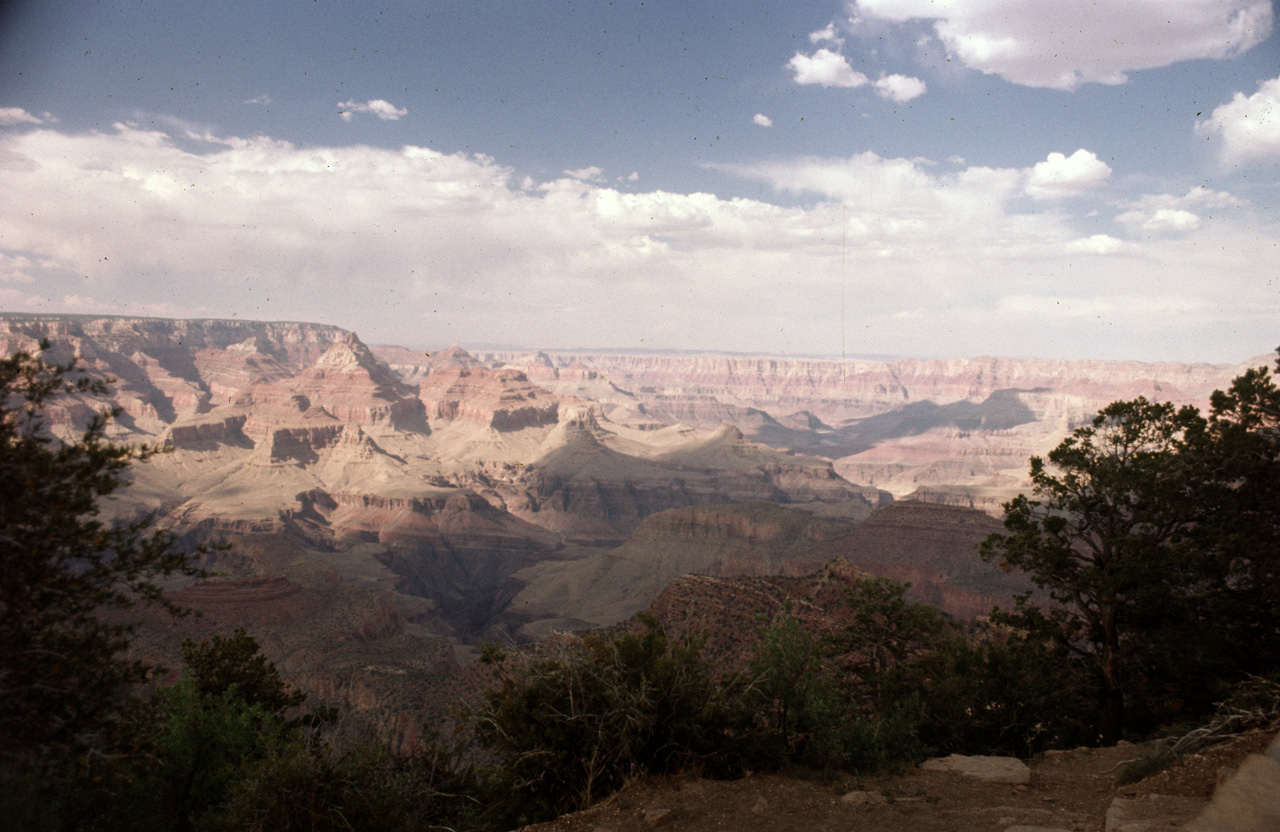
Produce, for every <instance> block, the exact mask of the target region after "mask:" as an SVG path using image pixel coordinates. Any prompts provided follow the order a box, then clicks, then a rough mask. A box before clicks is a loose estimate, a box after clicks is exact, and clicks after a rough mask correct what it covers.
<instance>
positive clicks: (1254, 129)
mask: <svg viewBox="0 0 1280 832" xmlns="http://www.w3.org/2000/svg"><path fill="white" fill-rule="evenodd" d="M1196 132H1198V133H1202V134H1205V135H1208V136H1217V137H1218V138H1219V139H1220V140H1221V142H1222V145H1221V153H1222V161H1223V162H1225V163H1227V164H1237V163H1240V162H1257V161H1267V160H1280V77H1278V78H1272V79H1271V80H1270V81H1263V82H1262V83H1261V84H1259V85H1258V91H1257V92H1255V93H1254V94H1253V95H1250V96H1248V97H1247V98H1246V97H1245V95H1244V93H1239V92H1238V93H1236V94H1235V97H1234V98H1232V99H1231V101H1229V102H1228V103H1226V104H1221V105H1219V106H1218V107H1216V108H1214V111H1213V113H1212V114H1211V115H1210V116H1209V117H1208V118H1207V119H1205V120H1204V121H1197V122H1196Z"/></svg>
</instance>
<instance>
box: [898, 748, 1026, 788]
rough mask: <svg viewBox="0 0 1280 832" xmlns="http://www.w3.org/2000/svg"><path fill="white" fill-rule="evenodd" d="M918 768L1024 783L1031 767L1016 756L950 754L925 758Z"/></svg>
mask: <svg viewBox="0 0 1280 832" xmlns="http://www.w3.org/2000/svg"><path fill="white" fill-rule="evenodd" d="M920 768H922V769H924V770H925V771H952V772H955V773H956V774H963V775H964V776H965V777H973V778H975V779H977V780H982V781H985V782H987V783H1011V784H1014V785H1026V784H1029V783H1030V782H1031V769H1030V768H1028V767H1027V764H1026V763H1024V762H1022V761H1021V760H1019V759H1017V758H1016V757H981V756H965V755H963V754H952V755H950V756H949V757H938V758H935V759H933V760H925V761H924V762H923V763H921V764H920Z"/></svg>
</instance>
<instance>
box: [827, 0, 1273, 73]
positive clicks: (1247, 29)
mask: <svg viewBox="0 0 1280 832" xmlns="http://www.w3.org/2000/svg"><path fill="white" fill-rule="evenodd" d="M852 6H853V9H854V11H855V13H856V15H857V16H859V17H861V18H865V19H879V20H885V21H892V22H905V21H908V20H913V19H920V20H930V21H933V25H934V31H935V32H936V34H937V36H938V39H939V40H941V41H942V43H943V44H944V45H945V47H946V49H947V52H948V54H949V55H951V56H952V57H953V58H955V59H957V60H959V61H960V62H961V63H963V64H964V65H965V66H968V67H970V68H972V69H976V70H979V71H981V72H984V73H987V74H991V75H998V76H1000V77H1002V78H1004V79H1005V80H1008V81H1011V82H1013V83H1015V84H1023V85H1026V86H1031V87H1051V88H1054V89H1061V90H1074V89H1076V88H1077V87H1079V86H1080V85H1081V84H1090V83H1097V84H1122V83H1124V82H1125V81H1126V80H1127V76H1126V73H1128V72H1132V71H1135V70H1141V69H1150V68H1154V67H1161V66H1168V65H1169V64H1172V63H1175V62H1177V61H1186V60H1194V59H1199V58H1213V59H1223V58H1231V57H1234V56H1236V55H1240V54H1242V53H1244V52H1246V51H1248V50H1249V49H1252V48H1253V47H1254V46H1256V45H1258V44H1259V43H1261V42H1263V41H1264V40H1266V39H1267V37H1268V36H1269V35H1270V34H1271V27H1272V10H1271V0H1178V2H1170V0H1125V2H1097V0H1053V2H1046V0H968V2H959V0H947V2H935V0H852Z"/></svg>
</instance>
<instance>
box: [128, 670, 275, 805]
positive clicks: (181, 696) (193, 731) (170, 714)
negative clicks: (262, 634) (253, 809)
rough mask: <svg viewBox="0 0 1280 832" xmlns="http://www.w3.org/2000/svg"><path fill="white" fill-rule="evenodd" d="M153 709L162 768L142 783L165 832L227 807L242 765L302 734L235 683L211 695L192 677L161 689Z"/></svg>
mask: <svg viewBox="0 0 1280 832" xmlns="http://www.w3.org/2000/svg"><path fill="white" fill-rule="evenodd" d="M153 707H154V717H155V719H156V724H157V726H158V732H157V734H158V736H157V737H156V747H157V748H156V750H157V755H156V763H155V765H154V766H153V767H149V769H148V770H146V771H145V772H144V776H142V777H141V778H140V782H141V783H142V784H143V792H144V795H145V797H144V799H145V800H146V801H148V802H152V806H153V811H154V813H155V814H154V815H153V816H154V817H155V821H154V826H155V827H156V828H161V829H184V828H188V824H189V822H190V820H192V819H196V818H199V817H201V816H202V815H205V814H207V813H208V812H209V811H210V810H212V809H214V808H215V807H217V806H218V805H220V804H221V803H222V801H223V800H224V799H225V798H226V796H227V794H228V791H229V788H230V786H231V784H232V783H233V781H234V779H235V776H236V773H237V771H238V769H239V768H240V767H241V766H243V765H245V764H247V763H251V762H253V761H255V760H260V759H263V758H265V757H266V756H267V755H268V754H270V753H271V751H272V749H273V748H274V747H275V746H277V745H278V744H280V743H282V742H285V741H286V740H288V739H289V738H290V737H291V736H293V735H294V734H295V733H296V732H294V731H293V730H291V729H290V727H289V726H288V725H287V724H286V722H285V720H284V719H283V718H281V717H280V716H279V715H278V714H275V713H272V712H271V711H270V710H269V709H268V708H266V707H265V706H264V705H262V704H260V703H249V702H247V701H246V700H245V699H244V698H243V697H241V696H240V695H239V693H238V692H237V690H236V686H235V685H234V684H233V685H231V686H230V687H228V688H227V689H225V690H223V691H221V692H217V693H205V692H203V691H202V690H201V689H200V685H199V683H198V682H197V681H196V679H195V678H194V677H193V676H191V675H190V674H187V675H184V676H183V678H182V679H181V680H180V681H179V682H178V683H177V684H176V685H173V686H171V687H168V688H164V689H162V690H160V691H159V692H158V693H157V695H156V697H155V699H154V702H153Z"/></svg>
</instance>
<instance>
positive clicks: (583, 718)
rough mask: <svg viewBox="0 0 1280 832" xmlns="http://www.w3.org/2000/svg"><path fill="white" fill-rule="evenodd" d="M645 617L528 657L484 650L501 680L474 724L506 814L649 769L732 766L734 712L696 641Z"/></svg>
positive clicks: (572, 798)
mask: <svg viewBox="0 0 1280 832" xmlns="http://www.w3.org/2000/svg"><path fill="white" fill-rule="evenodd" d="M644 623H645V625H646V627H647V631H646V632H645V633H642V634H625V635H618V636H605V635H591V636H587V637H586V638H584V639H582V641H581V642H580V643H577V644H572V645H562V647H561V651H560V652H559V654H558V655H555V656H552V657H550V658H543V659H539V660H536V661H533V662H530V663H527V664H522V665H517V664H514V663H508V660H507V657H505V656H504V655H502V654H501V653H499V652H498V651H496V650H493V649H489V650H486V652H485V655H484V659H485V661H487V662H489V663H490V664H492V665H493V666H494V667H495V669H496V671H497V673H498V679H499V687H498V688H496V689H494V690H491V691H489V692H488V693H487V694H486V702H485V705H484V706H483V708H482V710H481V712H480V713H479V715H478V718H477V720H476V732H477V736H478V737H479V739H480V741H481V743H483V744H484V745H485V746H486V747H488V748H489V749H491V750H493V751H494V752H496V753H497V754H498V756H499V758H500V761H501V767H500V769H499V770H498V772H497V778H498V781H499V782H498V785H499V787H500V789H499V791H500V792H501V793H503V794H502V796H500V797H499V799H498V800H497V807H496V810H497V811H498V812H499V813H503V812H505V813H506V814H507V815H508V816H509V817H510V819H512V820H514V819H516V818H517V816H520V815H523V816H524V817H523V819H524V820H526V821H528V822H531V821H533V820H537V819H541V818H550V817H555V816H557V815H559V814H563V813H564V812H568V811H574V810H577V809H580V808H583V807H585V806H588V805H589V804H591V803H592V802H594V801H595V800H597V799H599V798H600V797H602V796H604V795H606V794H609V793H610V792H612V791H614V790H616V789H618V788H619V787H621V786H622V785H623V784H624V783H626V782H627V781H628V780H629V779H631V778H633V777H636V776H639V775H642V774H648V773H667V772H673V771H678V770H681V769H684V768H686V767H690V766H716V765H723V764H725V762H726V760H727V758H728V756H729V755H728V754H726V748H727V746H728V744H729V742H730V731H729V728H730V721H731V718H730V709H729V708H728V707H727V705H726V703H725V701H724V690H723V688H721V687H720V686H718V685H716V684H714V683H713V682H712V680H711V678H710V677H709V675H708V673H707V669H706V667H705V666H704V665H703V663H702V660H701V642H700V641H699V640H697V639H692V638H686V639H683V640H681V641H678V642H672V641H671V640H670V639H669V638H668V637H667V635H666V633H665V632H664V631H663V630H662V628H661V627H659V626H658V625H657V624H656V622H654V620H653V619H651V618H650V619H646V620H645V622H644Z"/></svg>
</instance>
